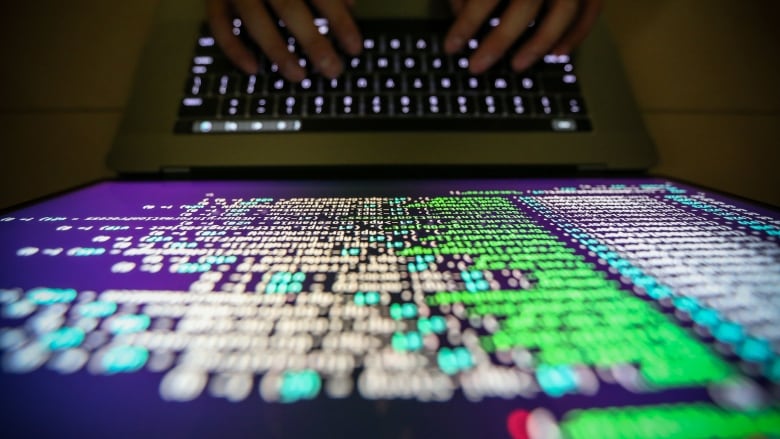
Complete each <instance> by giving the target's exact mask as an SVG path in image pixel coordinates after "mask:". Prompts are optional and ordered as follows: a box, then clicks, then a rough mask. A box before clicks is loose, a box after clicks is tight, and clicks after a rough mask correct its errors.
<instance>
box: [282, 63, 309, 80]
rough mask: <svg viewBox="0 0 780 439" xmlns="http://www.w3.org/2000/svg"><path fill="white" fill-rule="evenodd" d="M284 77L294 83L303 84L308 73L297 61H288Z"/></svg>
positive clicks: (285, 65)
mask: <svg viewBox="0 0 780 439" xmlns="http://www.w3.org/2000/svg"><path fill="white" fill-rule="evenodd" d="M283 76H284V77H285V78H287V79H288V80H290V81H292V82H301V81H303V78H305V77H306V72H305V71H304V70H303V69H302V68H301V66H299V65H298V63H296V62H295V61H292V60H290V61H287V62H286V63H285V64H284V72H283Z"/></svg>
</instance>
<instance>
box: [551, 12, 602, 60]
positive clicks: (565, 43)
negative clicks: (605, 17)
mask: <svg viewBox="0 0 780 439" xmlns="http://www.w3.org/2000/svg"><path fill="white" fill-rule="evenodd" d="M603 7H604V2H603V0H585V6H584V7H583V9H582V11H580V14H579V18H578V19H577V22H576V23H575V24H574V26H573V27H572V28H571V29H569V32H567V33H566V35H565V36H564V37H563V38H562V39H561V41H559V42H558V44H556V45H555V49H553V53H555V54H556V55H568V54H569V53H571V51H572V50H574V48H575V47H577V46H579V45H580V43H582V41H583V40H584V39H585V37H587V36H588V33H590V30H591V29H592V28H593V25H594V24H596V20H597V19H598V17H599V14H601V9H602V8H603Z"/></svg>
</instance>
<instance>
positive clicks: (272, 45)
mask: <svg viewBox="0 0 780 439" xmlns="http://www.w3.org/2000/svg"><path fill="white" fill-rule="evenodd" d="M234 4H235V7H236V10H237V11H238V13H239V14H240V15H241V18H242V20H243V22H244V26H246V29H247V31H248V32H249V35H250V36H251V37H252V39H253V40H255V42H257V44H259V45H260V48H261V49H263V53H265V55H266V56H267V57H268V58H269V59H270V60H271V61H272V62H275V63H276V64H277V65H278V66H279V72H280V73H281V74H282V76H284V77H285V78H287V79H289V80H290V81H295V82H300V81H301V80H303V78H305V77H306V72H304V71H303V69H302V68H301V66H299V65H298V60H297V59H296V58H295V56H294V55H293V54H291V53H290V52H289V51H288V50H287V45H285V43H284V41H283V40H282V37H281V35H280V34H279V32H278V31H277V26H276V23H274V22H273V20H271V16H270V15H268V11H267V10H266V9H265V6H263V4H262V2H261V1H260V0H234Z"/></svg>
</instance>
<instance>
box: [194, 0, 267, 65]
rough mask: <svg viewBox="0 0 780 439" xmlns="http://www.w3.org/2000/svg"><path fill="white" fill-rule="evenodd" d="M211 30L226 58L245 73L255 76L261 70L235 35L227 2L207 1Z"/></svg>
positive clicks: (224, 0)
mask: <svg viewBox="0 0 780 439" xmlns="http://www.w3.org/2000/svg"><path fill="white" fill-rule="evenodd" d="M206 15H208V21H209V28H211V33H212V35H214V39H216V40H217V43H218V44H219V47H220V48H221V49H222V52H224V53H225V56H227V57H228V59H229V60H230V61H231V62H233V64H235V65H236V66H238V68H240V69H241V70H243V71H244V72H246V73H248V74H250V75H253V74H255V73H257V71H258V69H259V68H260V67H259V66H258V65H257V60H256V59H255V56H254V54H252V52H250V51H249V49H247V48H246V46H244V44H243V43H242V42H241V40H240V39H238V37H236V36H235V35H233V27H232V26H231V20H232V17H231V14H230V10H229V8H228V4H227V1H226V0H206Z"/></svg>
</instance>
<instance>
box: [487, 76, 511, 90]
mask: <svg viewBox="0 0 780 439" xmlns="http://www.w3.org/2000/svg"><path fill="white" fill-rule="evenodd" d="M487 85H488V90H489V91H492V92H508V91H510V90H511V89H512V77H511V76H510V75H491V76H489V77H488V81H487Z"/></svg>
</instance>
